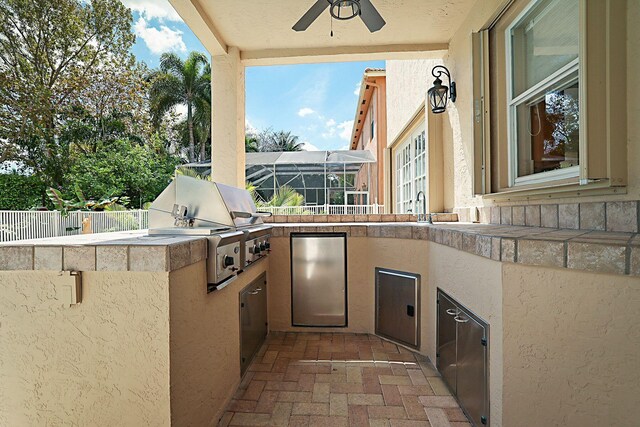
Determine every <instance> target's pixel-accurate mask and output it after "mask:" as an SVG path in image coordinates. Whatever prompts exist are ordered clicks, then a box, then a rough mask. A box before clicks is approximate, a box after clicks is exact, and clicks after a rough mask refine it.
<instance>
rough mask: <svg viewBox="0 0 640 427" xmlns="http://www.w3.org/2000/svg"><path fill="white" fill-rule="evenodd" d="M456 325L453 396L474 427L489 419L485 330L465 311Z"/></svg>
mask: <svg viewBox="0 0 640 427" xmlns="http://www.w3.org/2000/svg"><path fill="white" fill-rule="evenodd" d="M459 311H460V313H459V314H458V315H457V316H456V318H455V320H456V322H458V370H457V371H458V372H457V376H458V384H457V390H456V394H457V396H458V400H460V404H461V405H462V407H463V408H464V410H465V411H466V412H467V414H468V415H469V417H471V419H472V421H473V423H474V424H475V425H477V426H479V425H483V424H487V422H484V423H483V422H482V418H483V417H487V416H488V399H487V371H486V369H487V347H486V346H485V345H483V344H482V343H483V340H486V338H487V335H486V332H485V328H484V327H483V326H482V325H481V324H480V323H478V322H476V321H475V320H474V319H473V318H472V317H471V316H470V315H469V314H468V313H466V312H465V311H464V310H459Z"/></svg>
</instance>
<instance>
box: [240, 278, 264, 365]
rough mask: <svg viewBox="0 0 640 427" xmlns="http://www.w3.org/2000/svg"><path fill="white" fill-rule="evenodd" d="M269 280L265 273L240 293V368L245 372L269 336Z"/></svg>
mask: <svg viewBox="0 0 640 427" xmlns="http://www.w3.org/2000/svg"><path fill="white" fill-rule="evenodd" d="M267 332H268V331H267V282H266V276H265V275H264V274H263V275H261V276H260V277H258V278H257V279H256V280H254V281H253V282H251V284H249V286H247V288H246V289H245V290H244V291H243V292H242V293H241V294H240V368H241V372H242V373H244V371H245V370H246V368H247V367H248V366H249V364H250V363H251V360H252V359H253V356H254V355H255V354H256V352H257V351H258V350H259V349H260V346H261V345H262V344H263V343H264V339H265V337H266V336H267Z"/></svg>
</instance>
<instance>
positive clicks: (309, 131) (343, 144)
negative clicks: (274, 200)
mask: <svg viewBox="0 0 640 427" xmlns="http://www.w3.org/2000/svg"><path fill="white" fill-rule="evenodd" d="M122 2H123V3H124V4H125V5H126V6H127V7H129V8H131V10H132V11H133V18H134V31H135V32H136V44H135V46H134V47H133V53H134V54H135V55H136V57H137V58H138V60H141V61H144V62H146V63H147V65H148V66H149V67H151V68H155V67H157V66H158V64H159V59H160V55H161V54H162V53H163V52H167V51H172V52H176V53H178V54H180V55H181V56H184V57H186V55H187V54H188V53H189V52H191V51H193V50H197V51H200V52H205V53H206V49H205V48H204V46H202V43H200V41H199V40H198V39H197V38H196V37H195V36H194V35H193V33H192V32H191V31H190V30H189V27H187V26H186V25H185V24H184V23H183V22H182V20H181V19H180V17H179V16H178V14H177V13H176V12H175V11H174V10H173V8H172V7H171V5H170V4H169V2H168V1H167V0H122ZM367 67H384V61H371V62H348V63H326V64H305V65H287V66H271V67H249V68H247V69H246V97H247V98H246V122H247V128H248V129H249V130H258V131H259V130H262V129H265V128H269V127H270V128H273V129H274V130H285V131H291V132H293V134H295V135H298V136H299V138H300V141H302V142H304V143H305V149H309V150H313V149H320V150H337V149H346V148H347V147H348V143H349V137H350V136H351V128H352V125H353V117H354V115H355V109H356V103H357V93H356V88H357V87H359V83H360V80H361V78H362V73H363V72H364V70H365V68H367ZM214 78H215V77H214ZM214 103H215V101H214ZM214 108H215V104H214Z"/></svg>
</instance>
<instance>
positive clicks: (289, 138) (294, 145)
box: [273, 130, 302, 151]
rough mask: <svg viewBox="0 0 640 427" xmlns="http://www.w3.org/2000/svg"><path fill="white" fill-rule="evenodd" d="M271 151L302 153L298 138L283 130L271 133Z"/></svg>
mask: <svg viewBox="0 0 640 427" xmlns="http://www.w3.org/2000/svg"><path fill="white" fill-rule="evenodd" d="M273 146H274V148H275V149H274V150H273V151H302V143H300V142H298V136H297V135H292V134H291V132H290V131H289V132H285V131H283V130H281V131H278V132H274V133H273Z"/></svg>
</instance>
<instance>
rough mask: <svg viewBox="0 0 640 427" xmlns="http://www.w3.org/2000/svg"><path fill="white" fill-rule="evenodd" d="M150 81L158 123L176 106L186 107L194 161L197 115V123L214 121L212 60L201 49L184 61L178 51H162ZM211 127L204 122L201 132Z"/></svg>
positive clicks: (190, 158) (191, 157) (155, 120)
mask: <svg viewBox="0 0 640 427" xmlns="http://www.w3.org/2000/svg"><path fill="white" fill-rule="evenodd" d="M149 80H150V81H151V88H150V90H149V97H150V103H151V116H152V120H153V123H154V124H155V125H156V126H158V125H159V123H160V121H161V120H162V118H163V117H164V115H165V114H166V113H167V112H168V111H170V110H171V109H173V108H174V107H176V106H178V105H186V106H187V123H186V124H187V132H188V137H189V161H190V162H193V161H195V160H196V159H195V147H196V126H197V125H196V123H195V122H196V118H198V119H199V120H198V122H201V121H202V122H204V121H208V122H209V123H210V122H211V119H210V115H209V114H207V112H210V111H211V66H210V65H209V60H208V59H207V57H206V56H205V55H204V54H202V53H199V52H191V53H190V54H189V56H188V57H187V59H186V60H185V61H183V60H182V59H180V57H179V56H178V55H176V54H175V53H163V54H162V56H161V57H160V69H159V70H157V71H155V72H153V73H152V74H151V76H150V78H149ZM205 118H206V120H205ZM202 124H203V123H200V125H202ZM208 126H210V124H209V125H208ZM208 126H207V125H204V126H203V127H204V129H201V131H205V132H209V129H210V128H209V127H208ZM202 143H203V144H204V143H205V142H204V141H203V142H202ZM202 151H203V150H201V152H202Z"/></svg>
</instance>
